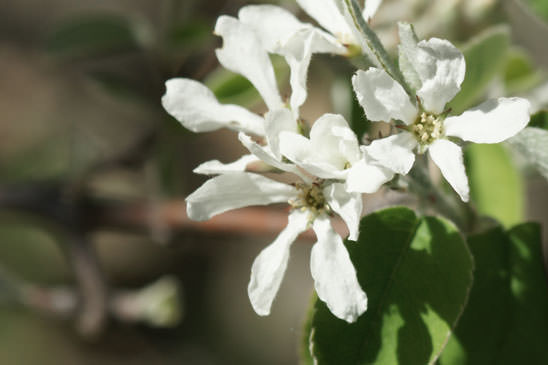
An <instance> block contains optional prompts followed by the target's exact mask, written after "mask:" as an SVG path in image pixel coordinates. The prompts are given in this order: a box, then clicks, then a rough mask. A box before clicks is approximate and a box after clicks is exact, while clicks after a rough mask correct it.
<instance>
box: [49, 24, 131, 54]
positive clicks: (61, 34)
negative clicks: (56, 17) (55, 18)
mask: <svg viewBox="0 0 548 365" xmlns="http://www.w3.org/2000/svg"><path fill="white" fill-rule="evenodd" d="M46 46H47V49H48V51H50V52H52V53H55V54H57V55H60V56H69V57H85V56H94V55H98V54H105V53H109V52H125V51H133V50H135V49H137V48H138V43H137V39H136V37H135V35H134V32H133V28H132V26H131V24H130V22H129V21H128V19H126V18H123V17H119V16H115V15H93V16H86V17H81V18H77V19H71V20H70V21H67V22H65V23H63V24H61V25H60V26H59V28H58V29H56V30H55V31H54V32H53V33H52V34H50V35H49V37H48V38H47V40H46Z"/></svg>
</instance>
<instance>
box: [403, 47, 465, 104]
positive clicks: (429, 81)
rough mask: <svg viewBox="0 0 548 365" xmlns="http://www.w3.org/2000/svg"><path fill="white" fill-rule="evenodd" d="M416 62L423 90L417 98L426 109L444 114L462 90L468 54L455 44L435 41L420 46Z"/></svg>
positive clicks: (416, 53)
mask: <svg viewBox="0 0 548 365" xmlns="http://www.w3.org/2000/svg"><path fill="white" fill-rule="evenodd" d="M412 54H413V57H414V58H413V59H410V60H409V61H410V62H412V64H413V65H414V67H415V70H416V72H417V74H418V77H419V78H420V82H421V84H422V85H421V87H420V89H419V90H417V96H419V98H420V99H421V102H422V106H423V107H424V109H425V110H427V111H429V112H431V113H435V114H440V113H442V112H443V111H444V108H445V105H446V104H447V103H448V102H449V101H450V100H451V99H453V97H455V95H457V93H458V92H459V91H460V85H461V84H462V81H463V80H464V75H465V73H466V63H465V60H464V55H463V54H462V53H461V51H459V50H458V49H457V48H456V47H455V46H454V45H453V44H451V42H449V41H448V40H445V39H439V38H431V39H429V40H422V41H420V42H419V43H418V44H417V47H416V52H413V53H412Z"/></svg>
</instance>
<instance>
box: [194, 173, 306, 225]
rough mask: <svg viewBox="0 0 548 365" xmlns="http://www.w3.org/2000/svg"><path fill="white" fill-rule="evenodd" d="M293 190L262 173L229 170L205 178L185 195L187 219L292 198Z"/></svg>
mask: <svg viewBox="0 0 548 365" xmlns="http://www.w3.org/2000/svg"><path fill="white" fill-rule="evenodd" d="M296 195H297V191H296V189H295V188H294V187H293V186H291V185H287V184H283V183H280V182H277V181H274V180H272V179H269V178H267V177H264V176H262V175H258V174H253V173H247V172H240V173H228V174H224V175H219V176H216V177H214V178H212V179H209V180H207V181H206V182H205V183H204V184H203V185H202V186H200V187H199V188H198V189H197V190H196V191H195V192H193V193H192V194H190V195H189V196H188V197H187V198H186V203H187V215H188V217H189V218H190V219H193V220H196V221H204V220H208V219H209V218H211V217H213V216H214V215H217V214H220V213H223V212H226V211H228V210H232V209H236V208H242V207H246V206H250V205H268V204H272V203H282V202H287V201H289V200H290V199H293V198H295V197H296Z"/></svg>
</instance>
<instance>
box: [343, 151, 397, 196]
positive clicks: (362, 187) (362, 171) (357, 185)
mask: <svg viewBox="0 0 548 365" xmlns="http://www.w3.org/2000/svg"><path fill="white" fill-rule="evenodd" d="M393 177H394V171H392V170H390V169H388V168H386V167H384V166H380V165H378V164H376V163H374V162H373V161H371V160H370V159H368V158H367V157H366V156H364V157H363V158H362V159H361V160H360V161H359V162H358V163H356V164H354V165H353V166H352V167H351V168H350V171H349V172H348V176H347V177H346V190H347V191H349V192H358V193H366V194H372V193H374V192H376V191H377V190H379V189H380V187H381V186H382V185H383V184H384V183H386V182H388V181H390V180H392V178H393Z"/></svg>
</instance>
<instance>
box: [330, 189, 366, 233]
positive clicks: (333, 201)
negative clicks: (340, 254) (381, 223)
mask: <svg viewBox="0 0 548 365" xmlns="http://www.w3.org/2000/svg"><path fill="white" fill-rule="evenodd" d="M323 193H324V196H325V198H326V199H327V203H328V204H329V206H330V207H331V209H333V211H335V213H337V214H338V215H339V216H340V217H341V218H342V219H343V220H344V222H345V223H346V226H347V227H348V231H349V233H350V234H349V236H348V239H350V240H352V241H356V240H358V235H359V233H360V232H359V231H360V218H361V216H362V210H363V201H362V196H361V194H360V193H349V192H347V191H346V188H345V185H344V184H338V183H336V184H331V185H329V186H328V187H326V188H325V189H323Z"/></svg>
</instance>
